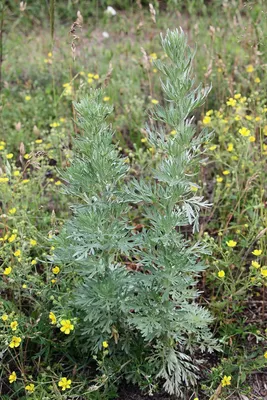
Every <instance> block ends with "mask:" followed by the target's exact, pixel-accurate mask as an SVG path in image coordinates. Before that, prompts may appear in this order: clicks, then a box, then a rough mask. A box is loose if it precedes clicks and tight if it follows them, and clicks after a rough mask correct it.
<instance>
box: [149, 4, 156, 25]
mask: <svg viewBox="0 0 267 400" xmlns="http://www.w3.org/2000/svg"><path fill="white" fill-rule="evenodd" d="M149 11H150V15H151V19H152V21H153V22H154V24H156V10H155V8H154V7H153V4H151V3H149Z"/></svg>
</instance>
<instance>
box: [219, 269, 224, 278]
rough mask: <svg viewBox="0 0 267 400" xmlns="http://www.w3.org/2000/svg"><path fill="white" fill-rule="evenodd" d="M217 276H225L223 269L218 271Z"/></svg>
mask: <svg viewBox="0 0 267 400" xmlns="http://www.w3.org/2000/svg"><path fill="white" fill-rule="evenodd" d="M218 277H219V278H224V277H225V272H224V271H223V270H221V271H219V272H218Z"/></svg>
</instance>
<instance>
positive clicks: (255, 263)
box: [251, 261, 260, 269]
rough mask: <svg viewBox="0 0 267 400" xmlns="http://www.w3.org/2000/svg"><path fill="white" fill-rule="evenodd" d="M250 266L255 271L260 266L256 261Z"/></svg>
mask: <svg viewBox="0 0 267 400" xmlns="http://www.w3.org/2000/svg"><path fill="white" fill-rule="evenodd" d="M251 266H252V267H254V268H256V269H258V268H260V264H259V263H258V262H257V261H252V263H251Z"/></svg>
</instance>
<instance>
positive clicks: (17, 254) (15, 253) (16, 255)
mask: <svg viewBox="0 0 267 400" xmlns="http://www.w3.org/2000/svg"><path fill="white" fill-rule="evenodd" d="M13 254H14V256H15V257H19V256H21V251H20V250H16V251H15V252H14V253H13Z"/></svg>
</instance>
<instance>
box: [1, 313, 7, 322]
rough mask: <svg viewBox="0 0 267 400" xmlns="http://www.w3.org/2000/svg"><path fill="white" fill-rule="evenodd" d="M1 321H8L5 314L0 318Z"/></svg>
mask: <svg viewBox="0 0 267 400" xmlns="http://www.w3.org/2000/svg"><path fill="white" fill-rule="evenodd" d="M1 320H2V321H4V322H6V321H7V320H8V315H7V314H3V315H2V317H1Z"/></svg>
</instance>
